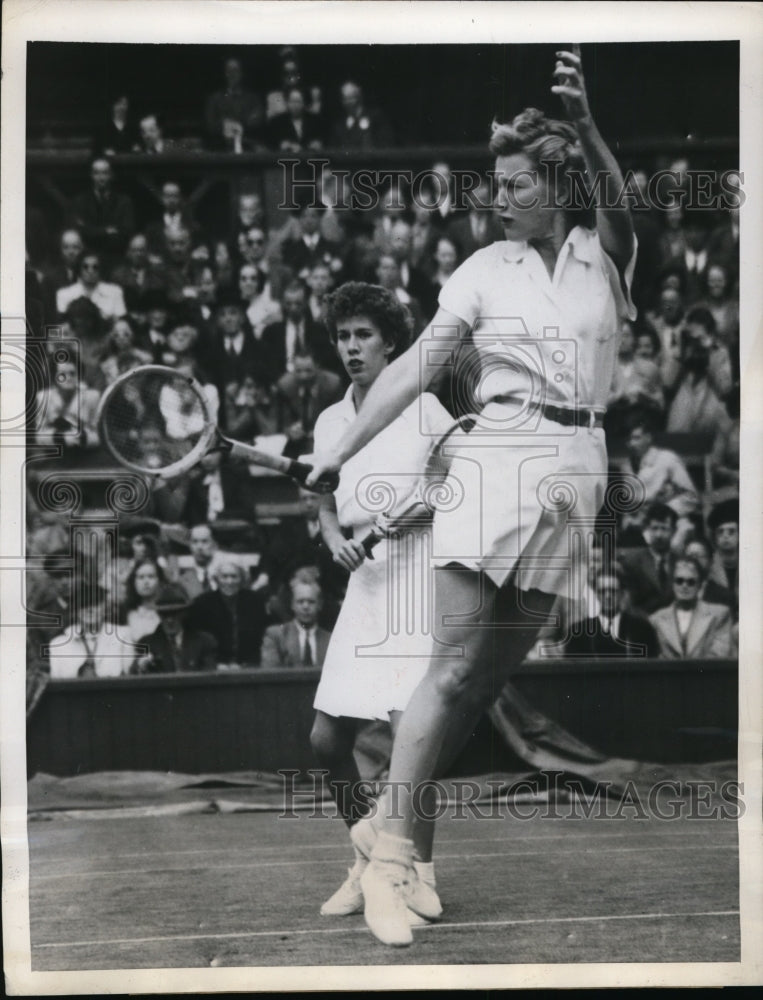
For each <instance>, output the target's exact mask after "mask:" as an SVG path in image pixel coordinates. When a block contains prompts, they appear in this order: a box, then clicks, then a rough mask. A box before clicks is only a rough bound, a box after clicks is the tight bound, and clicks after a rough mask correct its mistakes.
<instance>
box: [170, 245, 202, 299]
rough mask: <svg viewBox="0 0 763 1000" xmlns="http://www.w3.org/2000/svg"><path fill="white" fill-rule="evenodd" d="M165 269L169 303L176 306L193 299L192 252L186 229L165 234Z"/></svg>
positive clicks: (193, 258) (194, 291) (193, 259)
mask: <svg viewBox="0 0 763 1000" xmlns="http://www.w3.org/2000/svg"><path fill="white" fill-rule="evenodd" d="M164 239H165V245H166V253H165V269H164V276H165V282H166V288H167V298H168V299H169V301H170V302H171V303H174V304H176V305H177V304H178V303H181V302H184V300H185V299H188V298H191V299H192V298H194V297H195V294H196V289H195V287H194V283H193V279H194V273H193V268H194V262H195V259H196V258H195V257H194V250H193V240H192V237H191V233H190V231H189V230H188V229H169V230H167V232H166V234H165V238H164Z"/></svg>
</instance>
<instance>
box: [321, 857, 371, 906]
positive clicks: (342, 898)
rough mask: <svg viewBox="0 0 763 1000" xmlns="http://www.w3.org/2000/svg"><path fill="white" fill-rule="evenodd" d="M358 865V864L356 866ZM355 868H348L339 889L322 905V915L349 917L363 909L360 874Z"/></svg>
mask: <svg viewBox="0 0 763 1000" xmlns="http://www.w3.org/2000/svg"><path fill="white" fill-rule="evenodd" d="M357 867H358V866H357V865H356V866H355V868H357ZM355 868H348V869H347V878H346V879H345V880H344V882H342V884H341V885H340V886H339V888H338V889H337V891H336V892H335V893H334V895H333V896H331V897H330V898H329V899H327V900H326V902H325V903H324V904H323V906H322V907H321V916H322V917H348V916H349V915H350V914H351V913H360V912H361V910H362V909H363V890H362V889H361V888H360V874H359V873H357V872H356V870H355Z"/></svg>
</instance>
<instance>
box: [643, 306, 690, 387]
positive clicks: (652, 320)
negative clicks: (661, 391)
mask: <svg viewBox="0 0 763 1000" xmlns="http://www.w3.org/2000/svg"><path fill="white" fill-rule="evenodd" d="M646 318H647V320H648V321H649V324H650V325H651V327H652V328H653V329H654V331H655V333H656V334H657V336H658V337H659V340H660V354H659V365H660V379H661V380H662V384H663V387H664V388H665V389H668V390H670V389H672V388H673V386H674V385H675V384H676V381H677V379H678V377H679V375H680V373H681V332H682V330H683V321H684V302H683V296H682V294H681V292H680V290H679V289H677V288H671V287H667V288H662V290H661V291H660V296H659V301H658V307H657V311H656V312H649V313H647V316H646Z"/></svg>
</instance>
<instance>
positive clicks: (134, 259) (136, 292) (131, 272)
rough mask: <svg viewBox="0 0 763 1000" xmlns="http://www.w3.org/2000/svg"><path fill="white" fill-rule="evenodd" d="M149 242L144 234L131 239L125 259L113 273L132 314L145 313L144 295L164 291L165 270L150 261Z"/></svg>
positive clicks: (112, 278) (138, 234)
mask: <svg viewBox="0 0 763 1000" xmlns="http://www.w3.org/2000/svg"><path fill="white" fill-rule="evenodd" d="M148 249H149V248H148V240H147V239H146V237H145V236H144V234H143V233H135V235H134V236H132V237H130V241H129V242H128V244H127V250H126V251H125V255H124V259H123V261H122V262H121V263H120V264H117V266H116V267H115V268H114V270H113V271H112V272H111V280H112V281H113V282H114V283H115V284H117V285H119V287H120V288H121V289H122V291H123V293H124V297H125V303H126V305H127V307H128V309H129V311H130V312H131V313H133V312H136V313H143V312H144V311H145V305H144V295H145V293H146V292H148V291H151V290H159V289H163V288H164V285H165V279H164V269H163V267H162V266H161V265H159V264H157V263H155V262H154V261H153V260H151V259H150V257H149V253H148Z"/></svg>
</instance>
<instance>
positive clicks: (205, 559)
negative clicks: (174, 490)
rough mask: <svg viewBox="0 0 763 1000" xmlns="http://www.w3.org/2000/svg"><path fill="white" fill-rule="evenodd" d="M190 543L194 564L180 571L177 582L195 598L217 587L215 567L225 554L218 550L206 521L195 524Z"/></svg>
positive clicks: (190, 535)
mask: <svg viewBox="0 0 763 1000" xmlns="http://www.w3.org/2000/svg"><path fill="white" fill-rule="evenodd" d="M188 544H189V547H190V549H191V557H192V559H193V564H192V565H191V566H189V567H187V568H185V569H182V570H181V571H180V572H179V573H178V579H177V582H178V583H179V584H180V586H181V587H182V588H183V590H184V591H185V592H186V593H187V594H188V596H189V597H190V598H191V600H193V599H194V598H195V597H198V596H199V594H206V593H207V592H208V591H210V590H214V589H215V588H216V587H217V580H216V579H215V569H216V568H217V566H218V564H219V562H220V560H221V559H224V558H225V555H224V553H222V552H220V551H219V550H218V548H217V542H216V541H215V536H214V535H213V534H212V528H211V527H210V525H209V524H207V523H206V522H200V523H196V524H194V525H193V527H192V528H191V531H190V534H189V541H188Z"/></svg>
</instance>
